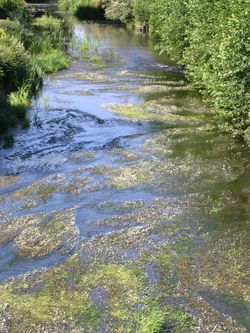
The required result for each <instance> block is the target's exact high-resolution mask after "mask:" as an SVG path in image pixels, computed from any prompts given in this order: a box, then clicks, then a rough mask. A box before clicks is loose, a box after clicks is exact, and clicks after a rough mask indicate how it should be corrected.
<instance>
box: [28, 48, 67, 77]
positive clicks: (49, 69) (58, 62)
mask: <svg viewBox="0 0 250 333" xmlns="http://www.w3.org/2000/svg"><path fill="white" fill-rule="evenodd" d="M32 59H33V62H34V64H36V65H37V66H38V67H40V68H41V69H42V71H43V73H46V74H50V73H53V72H57V71H59V70H63V69H66V68H67V67H69V65H70V59H69V57H67V56H66V55H65V54H64V52H62V51H60V50H51V51H49V52H48V53H42V54H38V55H34V56H33V58H32Z"/></svg>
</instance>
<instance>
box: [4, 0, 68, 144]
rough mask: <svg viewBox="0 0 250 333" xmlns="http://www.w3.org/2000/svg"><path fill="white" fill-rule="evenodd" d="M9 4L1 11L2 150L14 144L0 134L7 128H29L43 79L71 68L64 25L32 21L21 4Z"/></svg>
mask: <svg viewBox="0 0 250 333" xmlns="http://www.w3.org/2000/svg"><path fill="white" fill-rule="evenodd" d="M12 2H13V4H12V6H11V4H10V3H8V4H5V3H4V4H2V5H1V6H2V7H1V8H0V13H1V20H0V50H1V54H0V73H1V74H0V75H1V85H0V91H1V96H0V104H1V108H0V110H1V111H0V120H1V122H0V123H1V125H0V134H2V135H3V138H4V145H5V146H8V145H9V144H11V143H12V141H13V139H12V138H11V136H10V134H3V133H4V132H5V131H6V130H7V129H8V128H11V127H15V126H18V125H19V124H21V126H22V127H24V128H25V127H27V126H28V119H27V117H26V113H27V110H28V109H29V107H30V100H31V98H32V97H33V96H35V95H37V94H38V93H39V91H40V88H41V86H42V82H43V77H44V75H45V74H48V73H52V72H56V71H58V70H62V69H65V68H67V67H68V66H69V65H70V58H69V57H68V56H67V55H66V53H65V51H66V45H67V36H68V35H69V34H70V28H69V25H68V24H67V22H66V21H64V20H63V19H58V18H55V17H52V16H48V15H44V16H42V17H39V18H34V17H33V16H31V15H30V14H29V13H28V11H27V10H26V7H25V5H24V3H23V2H22V1H18V0H16V1H14V0H13V1H12ZM8 6H9V7H8Z"/></svg>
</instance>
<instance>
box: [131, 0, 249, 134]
mask: <svg viewBox="0 0 250 333" xmlns="http://www.w3.org/2000/svg"><path fill="white" fill-rule="evenodd" d="M145 8H146V10H145ZM133 13H134V16H135V18H136V19H137V20H140V21H142V20H143V21H148V22H149V25H150V31H151V33H152V34H153V35H154V36H155V38H156V39H157V40H158V49H159V51H160V52H161V53H163V52H165V53H167V54H168V55H170V57H171V58H172V60H174V61H176V62H178V63H180V64H182V65H183V66H184V67H185V69H186V73H187V76H188V77H189V79H190V80H191V82H192V83H193V85H194V87H196V88H197V89H199V90H200V92H201V93H202V95H203V98H204V101H205V103H206V104H207V105H208V106H209V107H210V108H211V110H212V111H214V114H215V119H216V123H217V124H218V126H219V127H220V128H221V129H222V130H223V131H226V132H230V133H231V134H232V135H233V136H235V137H237V136H243V135H244V131H245V130H246V129H247V128H248V126H249V123H250V121H249V116H248V115H249V110H250V98H249V88H250V74H249V73H250V71H249V68H250V47H249V40H250V25H249V17H250V6H249V0H241V1H240V0H231V1H227V0H216V1H215V0H203V1H200V0H187V1H182V0H152V1H150V4H148V0H135V1H134V8H133Z"/></svg>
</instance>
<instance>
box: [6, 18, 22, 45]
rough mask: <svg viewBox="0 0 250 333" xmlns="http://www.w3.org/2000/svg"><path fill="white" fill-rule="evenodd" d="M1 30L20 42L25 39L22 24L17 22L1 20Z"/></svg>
mask: <svg viewBox="0 0 250 333" xmlns="http://www.w3.org/2000/svg"><path fill="white" fill-rule="evenodd" d="M0 29H3V30H4V31H5V32H6V33H7V34H8V35H11V36H13V37H15V38H17V39H19V40H20V41H21V40H22V39H23V37H24V34H25V32H24V28H23V26H22V24H21V23H20V22H19V21H17V20H14V21H11V20H9V19H6V20H0Z"/></svg>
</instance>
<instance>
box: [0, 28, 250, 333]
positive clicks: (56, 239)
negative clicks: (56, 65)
mask: <svg viewBox="0 0 250 333" xmlns="http://www.w3.org/2000/svg"><path fill="white" fill-rule="evenodd" d="M74 35H75V41H76V42H75V43H74V45H73V46H72V47H71V54H72V56H73V63H72V66H71V68H70V69H69V70H66V71H63V72H60V73H57V74H53V75H51V76H49V77H47V78H46V80H45V84H44V87H43V89H42V91H41V94H40V97H39V98H38V99H37V100H36V101H33V107H32V109H31V110H30V114H29V117H30V127H29V128H27V129H19V130H13V133H14V136H15V144H14V146H13V147H12V148H9V149H4V150H1V151H0V218H1V222H0V281H1V284H0V332H1V333H2V332H3V333H4V332H18V333H21V332H25V333H27V332H32V333H34V332H60V333H61V332H141V333H143V332H150V330H148V331H146V330H145V327H146V326H147V325H149V324H148V323H147V320H148V321H150V319H152V320H155V318H158V317H160V318H161V317H162V316H163V318H164V323H162V324H161V325H162V330H161V332H178V333H179V332H202V333H203V332H208V333H211V332H216V333H217V332H227V333H229V332H230V333H234V332H249V331H250V280H249V276H250V275H249V244H250V241H249V239H250V237H249V223H250V183H249V179H250V154H249V150H248V149H247V148H246V147H245V146H244V145H243V144H242V143H238V142H236V141H234V140H233V139H232V138H230V137H228V136H227V135H224V134H222V133H218V132H217V131H216V130H215V129H214V126H213V122H212V118H211V114H210V112H209V110H207V109H206V108H205V107H204V106H203V105H202V102H201V99H200V96H199V95H198V94H197V93H196V92H195V91H193V90H192V89H191V87H190V86H189V85H188V82H187V80H186V79H185V77H184V75H183V73H182V70H181V68H180V67H178V66H176V65H174V64H173V63H171V62H170V61H168V60H167V59H165V58H164V57H163V56H159V55H157V52H156V51H154V43H153V42H152V41H151V40H149V39H148V38H146V37H145V36H143V35H140V34H138V35H137V34H135V33H134V32H131V31H128V30H126V29H124V28H122V27H119V26H114V25H107V24H99V23H76V24H75V25H74ZM83 41H85V42H83ZM79 45H81V48H82V50H81V51H82V52H79ZM87 55H88V59H87ZM148 318H149V319H148ZM143 325H144V326H143ZM143 328H144V330H143ZM159 332H160V331H159Z"/></svg>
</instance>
